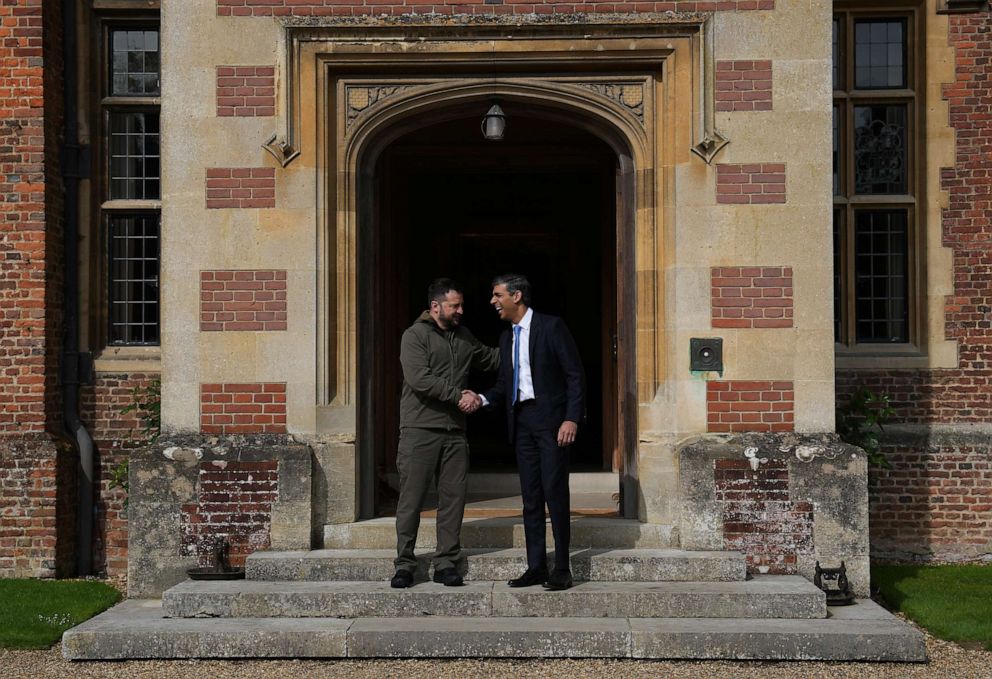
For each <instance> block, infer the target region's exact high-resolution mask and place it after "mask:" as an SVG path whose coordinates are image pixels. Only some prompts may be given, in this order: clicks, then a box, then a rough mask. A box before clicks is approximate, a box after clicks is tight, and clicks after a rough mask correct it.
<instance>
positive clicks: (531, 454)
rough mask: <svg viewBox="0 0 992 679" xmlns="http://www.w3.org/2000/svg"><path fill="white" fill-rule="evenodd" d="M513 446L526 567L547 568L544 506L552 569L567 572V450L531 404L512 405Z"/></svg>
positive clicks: (553, 429) (556, 426) (552, 427)
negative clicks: (548, 519) (551, 537)
mask: <svg viewBox="0 0 992 679" xmlns="http://www.w3.org/2000/svg"><path fill="white" fill-rule="evenodd" d="M514 417H515V427H514V428H515V435H514V439H515V440H514V444H515V445H514V447H515V448H516V452H517V470H518V472H519V474H520V493H521V495H522V496H523V502H524V537H525V539H526V542H527V568H528V569H540V568H547V543H546V538H545V530H546V529H545V526H546V524H545V521H544V507H545V505H547V507H548V515H549V516H550V517H551V532H552V534H553V535H554V540H555V569H556V570H568V568H569V565H568V545H569V540H570V538H571V526H570V524H569V515H570V507H569V505H570V500H569V493H568V459H569V451H568V448H559V447H558V427H559V426H560V424H561V423H558V424H554V423H552V422H548V421H546V420H544V421H542V420H541V419H540V418H539V417H538V416H537V409H536V408H535V407H534V406H533V402H532V401H524V402H522V403H518V404H517V405H516V406H514Z"/></svg>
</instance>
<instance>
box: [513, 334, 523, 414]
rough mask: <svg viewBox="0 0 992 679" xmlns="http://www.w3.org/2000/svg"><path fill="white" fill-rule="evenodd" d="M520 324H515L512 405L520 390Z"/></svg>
mask: <svg viewBox="0 0 992 679" xmlns="http://www.w3.org/2000/svg"><path fill="white" fill-rule="evenodd" d="M521 330H523V328H521V327H520V326H519V325H515V326H513V400H512V401H510V405H515V404H516V402H517V392H518V391H519V390H520V331H521Z"/></svg>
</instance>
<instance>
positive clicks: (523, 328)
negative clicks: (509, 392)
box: [510, 309, 534, 401]
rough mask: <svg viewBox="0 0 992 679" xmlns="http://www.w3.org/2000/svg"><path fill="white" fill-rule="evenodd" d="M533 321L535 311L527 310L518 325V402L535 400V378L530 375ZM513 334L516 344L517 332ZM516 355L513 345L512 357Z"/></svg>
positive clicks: (511, 349) (511, 347) (511, 348)
mask: <svg viewBox="0 0 992 679" xmlns="http://www.w3.org/2000/svg"><path fill="white" fill-rule="evenodd" d="M532 320H534V310H533V309H527V313H525V314H524V317H523V318H521V319H520V322H519V323H517V325H519V326H520V365H519V366H517V368H518V370H519V371H520V375H519V378H518V379H519V380H520V383H519V384H518V385H517V388H518V391H517V401H530V400H531V399H533V398H534V378H533V376H531V374H530V323H531V321H532ZM514 327H516V326H514ZM511 332H513V335H512V337H513V341H514V342H516V341H517V339H516V338H517V332H516V330H511ZM516 354H517V352H516V348H515V347H513V346H512V345H511V346H510V356H516ZM511 398H512V396H511Z"/></svg>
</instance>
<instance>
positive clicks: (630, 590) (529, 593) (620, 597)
mask: <svg viewBox="0 0 992 679" xmlns="http://www.w3.org/2000/svg"><path fill="white" fill-rule="evenodd" d="M826 613H827V610H826V600H825V597H824V595H823V593H822V592H820V591H819V590H818V589H817V588H816V587H814V586H813V585H812V584H811V583H809V582H808V581H806V580H805V579H803V578H801V577H796V576H761V577H757V578H755V579H753V580H749V581H747V582H709V583H698V582H688V583H683V582H583V583H578V584H576V586H575V587H573V588H572V589H569V590H566V591H564V592H552V591H548V590H544V589H540V588H536V587H528V588H519V589H514V588H511V587H509V586H507V585H505V584H501V583H497V584H496V585H495V586H494V588H493V615H495V616H505V617H512V616H524V617H528V616H537V615H540V616H544V617H580V618H581V617H607V618H621V617H630V618H822V617H824V616H826Z"/></svg>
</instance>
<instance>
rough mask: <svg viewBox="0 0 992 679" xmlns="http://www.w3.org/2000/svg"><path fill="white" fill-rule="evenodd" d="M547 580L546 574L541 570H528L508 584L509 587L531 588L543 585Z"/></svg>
mask: <svg viewBox="0 0 992 679" xmlns="http://www.w3.org/2000/svg"><path fill="white" fill-rule="evenodd" d="M547 579H548V572H547V571H546V570H545V569H543V568H528V569H527V571H526V572H525V573H524V574H523V575H521V576H520V577H519V578H513V579H512V580H510V581H509V582H508V583H506V584H508V585H509V586H510V587H531V586H533V585H543V584H544V581H545V580H547Z"/></svg>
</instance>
